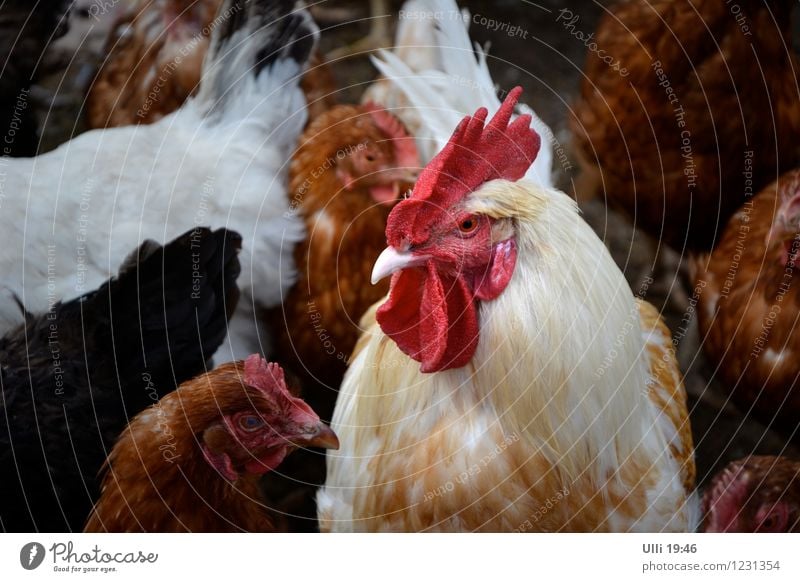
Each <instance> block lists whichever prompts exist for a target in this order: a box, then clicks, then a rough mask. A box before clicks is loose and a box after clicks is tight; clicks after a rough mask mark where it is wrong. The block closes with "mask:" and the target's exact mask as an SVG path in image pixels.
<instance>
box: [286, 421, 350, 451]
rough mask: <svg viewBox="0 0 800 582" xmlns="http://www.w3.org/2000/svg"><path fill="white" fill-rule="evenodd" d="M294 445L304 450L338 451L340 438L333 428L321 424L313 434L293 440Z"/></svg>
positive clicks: (315, 428)
mask: <svg viewBox="0 0 800 582" xmlns="http://www.w3.org/2000/svg"><path fill="white" fill-rule="evenodd" d="M292 444H295V445H297V446H298V447H303V448H306V447H318V448H320V449H338V448H339V438H338V437H337V436H336V433H335V432H333V430H332V429H331V427H329V426H328V425H327V424H325V423H323V422H320V423H319V424H318V425H317V426H316V427H314V430H312V431H311V432H309V433H306V434H303V435H300V436H297V437H294V438H292Z"/></svg>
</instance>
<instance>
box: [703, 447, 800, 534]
mask: <svg viewBox="0 0 800 582" xmlns="http://www.w3.org/2000/svg"><path fill="white" fill-rule="evenodd" d="M703 514H704V531H705V532H707V533H722V532H740V533H756V532H761V533H782V532H797V531H800V462H798V461H795V460H791V459H787V458H785V457H767V456H763V457H762V456H752V457H748V458H746V459H741V460H739V461H734V462H732V463H730V464H729V465H728V466H727V467H725V469H724V470H722V471H720V472H719V474H718V475H716V476H715V477H714V479H713V480H712V481H711V484H710V485H709V487H708V489H706V492H705V495H704V497H703Z"/></svg>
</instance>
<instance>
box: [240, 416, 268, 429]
mask: <svg viewBox="0 0 800 582" xmlns="http://www.w3.org/2000/svg"><path fill="white" fill-rule="evenodd" d="M239 426H240V427H241V428H242V430H246V431H248V432H250V431H254V430H257V429H259V428H261V427H262V426H264V421H263V420H261V418H259V417H258V416H255V415H252V414H248V415H247V416H243V417H242V418H240V419H239Z"/></svg>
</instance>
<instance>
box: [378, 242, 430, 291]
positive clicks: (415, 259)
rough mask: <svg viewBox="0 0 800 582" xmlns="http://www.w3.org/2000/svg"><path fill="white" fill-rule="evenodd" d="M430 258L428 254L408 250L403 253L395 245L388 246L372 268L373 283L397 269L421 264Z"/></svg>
mask: <svg viewBox="0 0 800 582" xmlns="http://www.w3.org/2000/svg"><path fill="white" fill-rule="evenodd" d="M428 259H430V257H429V256H428V255H414V254H412V253H410V252H408V251H406V252H404V253H401V252H398V251H396V250H395V249H394V248H393V247H386V248H385V249H384V251H383V252H382V253H381V255H380V256H379V257H378V260H377V261H375V266H374V267H373V268H372V284H373V285H374V284H375V283H377V282H378V281H380V280H381V279H383V278H384V277H388V276H389V275H391V274H392V273H394V272H396V271H400V270H402V269H407V268H408V267H415V266H417V265H421V264H422V263H424V262H425V261H427V260H428Z"/></svg>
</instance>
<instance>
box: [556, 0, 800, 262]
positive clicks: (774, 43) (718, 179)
mask: <svg viewBox="0 0 800 582" xmlns="http://www.w3.org/2000/svg"><path fill="white" fill-rule="evenodd" d="M792 5H793V2H791V1H790V0H767V1H766V2H765V0H739V1H738V2H737V3H735V4H731V3H729V2H722V1H720V0H692V1H691V2H690V1H688V0H631V1H627V2H622V3H620V4H618V5H617V6H616V7H614V8H613V9H611V10H610V12H609V13H608V14H606V15H605V16H604V17H603V18H602V19H601V21H600V24H599V25H598V28H597V31H596V33H595V35H594V38H592V39H591V43H596V44H590V45H587V46H590V49H591V48H592V47H595V46H596V49H597V50H590V51H589V52H588V56H587V57H586V64H585V68H584V72H585V78H584V80H583V83H582V87H581V93H580V97H579V99H578V101H577V103H576V104H575V117H574V118H573V119H572V120H571V123H572V127H573V131H574V134H575V139H576V146H577V147H576V149H577V153H578V155H579V157H580V158H581V163H582V166H583V167H584V171H585V172H586V173H587V175H588V176H590V177H591V178H590V179H589V180H584V187H585V188H588V189H590V190H591V189H595V190H596V189H602V190H603V191H604V192H605V196H606V197H607V199H608V201H609V202H610V203H612V204H613V205H615V206H617V207H619V208H620V209H622V210H623V211H624V212H625V213H627V214H628V215H629V217H630V218H631V219H632V220H633V221H634V222H635V225H636V226H638V227H640V228H641V229H643V230H644V231H646V232H647V233H649V234H650V235H651V236H653V237H656V238H658V239H659V240H663V241H665V242H666V243H668V244H670V245H671V246H673V247H674V248H675V249H683V248H689V249H709V248H711V245H712V244H713V242H714V240H715V238H716V237H717V236H718V235H719V233H720V231H721V229H722V227H723V225H724V224H725V223H726V221H727V219H728V217H730V215H731V214H733V212H735V211H736V209H737V208H738V207H739V206H740V205H741V203H742V202H743V200H744V197H745V195H746V194H747V193H748V192H749V193H750V194H752V193H753V192H754V191H755V192H757V191H758V190H759V189H760V188H762V187H763V186H765V185H766V184H768V183H769V182H770V181H772V180H774V179H775V178H776V177H777V176H778V175H779V174H780V171H781V170H783V171H785V170H788V169H791V168H793V167H794V165H795V164H796V162H797V161H798V159H799V158H798V137H799V136H800V95H798V88H797V82H796V80H795V74H794V71H796V70H797V61H796V59H795V56H794V55H793V54H792V49H791V46H792V40H791V34H790V28H791V18H790V17H791V9H792ZM734 6H735V9H734ZM558 21H559V25H561V26H564V27H565V29H566V30H567V31H568V32H569V33H570V34H573V35H576V36H577V35H580V34H583V36H587V35H586V34H585V33H583V31H582V30H581V22H580V18H579V17H578V16H576V15H574V14H573V13H572V11H571V10H569V9H564V10H562V11H561V12H560V14H559V15H558ZM589 42H590V41H589V40H587V43H589ZM589 186H591V188H589ZM578 193H579V194H581V193H582V192H578Z"/></svg>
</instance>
